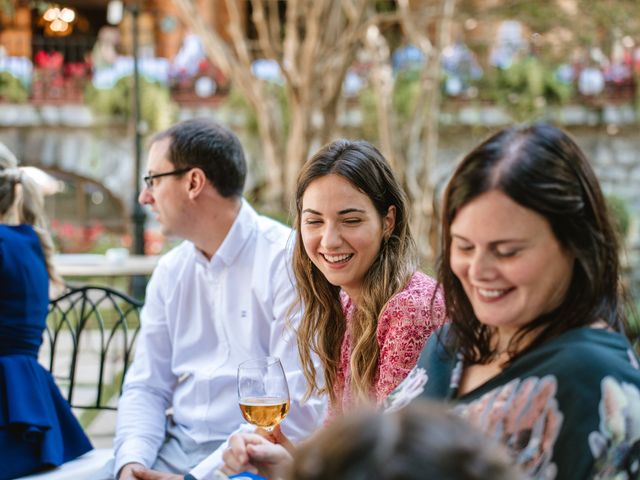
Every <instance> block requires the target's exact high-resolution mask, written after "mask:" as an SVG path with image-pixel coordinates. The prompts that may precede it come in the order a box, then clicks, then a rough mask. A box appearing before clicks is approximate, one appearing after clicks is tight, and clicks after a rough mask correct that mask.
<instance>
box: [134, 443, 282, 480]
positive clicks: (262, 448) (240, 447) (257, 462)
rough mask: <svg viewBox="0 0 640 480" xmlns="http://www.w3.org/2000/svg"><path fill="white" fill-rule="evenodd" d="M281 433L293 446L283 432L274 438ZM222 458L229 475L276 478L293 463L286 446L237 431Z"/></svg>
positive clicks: (224, 470)
mask: <svg viewBox="0 0 640 480" xmlns="http://www.w3.org/2000/svg"><path fill="white" fill-rule="evenodd" d="M267 433H275V432H267ZM279 435H281V436H282V438H283V439H284V440H286V442H288V444H289V445H290V446H291V448H292V445H291V442H289V440H288V439H287V438H286V437H284V435H282V433H281V432H280V433H279V434H278V433H276V434H275V436H274V439H278V438H279ZM222 460H224V463H225V464H224V466H223V467H222V469H221V470H222V471H223V472H224V473H226V474H227V475H234V474H236V473H240V472H251V473H256V474H258V475H262V476H263V477H266V478H268V479H269V480H276V479H279V478H281V473H282V471H283V470H284V468H286V467H287V466H288V465H289V464H290V463H291V461H292V457H291V454H290V453H289V452H288V451H287V449H286V448H285V447H284V446H282V445H279V444H275V443H272V442H271V441H270V440H268V439H267V438H265V437H263V436H262V435H260V434H257V433H237V434H235V435H232V436H231V437H230V438H229V447H228V448H227V449H226V450H225V451H224V453H223V454H222ZM143 480H155V479H151V478H149V479H143ZM163 480H164V479H163Z"/></svg>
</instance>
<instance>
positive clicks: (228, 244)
mask: <svg viewBox="0 0 640 480" xmlns="http://www.w3.org/2000/svg"><path fill="white" fill-rule="evenodd" d="M257 218H258V214H257V213H256V211H255V210H254V209H253V207H251V205H249V202H247V201H246V200H245V199H244V198H243V199H242V205H241V206H240V211H239V212H238V216H237V217H236V219H235V220H234V222H233V225H231V229H230V230H229V233H227V236H226V237H225V238H224V240H223V241H222V244H221V245H220V247H219V248H218V250H217V251H216V253H215V254H214V255H213V257H211V260H210V261H207V259H206V257H205V256H204V254H203V253H202V252H200V251H199V250H198V249H197V248H196V246H195V245H194V246H193V248H194V250H195V251H196V257H197V259H198V260H199V261H201V262H203V263H205V264H207V263H208V264H212V265H213V264H214V263H217V262H222V263H224V264H225V265H227V266H229V265H232V264H233V262H234V261H235V259H236V257H237V256H238V255H239V254H240V251H241V250H242V248H243V247H244V245H245V243H246V242H247V240H248V239H249V238H250V237H251V236H252V234H253V232H254V230H255V228H256V220H257Z"/></svg>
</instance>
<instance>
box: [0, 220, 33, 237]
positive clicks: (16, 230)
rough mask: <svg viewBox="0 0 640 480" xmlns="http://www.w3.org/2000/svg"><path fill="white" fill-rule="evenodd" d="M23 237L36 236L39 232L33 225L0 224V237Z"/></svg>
mask: <svg viewBox="0 0 640 480" xmlns="http://www.w3.org/2000/svg"><path fill="white" fill-rule="evenodd" d="M22 237H36V238H37V233H36V231H35V230H34V229H33V227H32V226H31V225H27V224H21V225H5V224H0V238H2V239H20V238H22Z"/></svg>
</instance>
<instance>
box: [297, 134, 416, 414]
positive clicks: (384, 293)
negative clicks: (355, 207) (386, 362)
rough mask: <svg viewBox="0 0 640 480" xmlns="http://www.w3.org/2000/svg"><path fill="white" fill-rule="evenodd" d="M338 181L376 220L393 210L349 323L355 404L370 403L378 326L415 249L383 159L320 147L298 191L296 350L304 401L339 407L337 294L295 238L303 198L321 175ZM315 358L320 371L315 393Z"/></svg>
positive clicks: (341, 330) (369, 150) (368, 152)
mask: <svg viewBox="0 0 640 480" xmlns="http://www.w3.org/2000/svg"><path fill="white" fill-rule="evenodd" d="M329 174H335V175H339V176H341V177H343V178H345V179H346V180H348V181H349V182H351V183H352V184H353V185H354V187H355V188H357V189H358V190H360V191H361V192H363V193H365V194H366V195H367V196H368V197H369V198H370V199H371V201H372V203H373V205H374V207H375V208H376V211H377V212H378V214H379V215H380V217H381V218H382V217H384V215H385V214H386V213H387V212H388V210H389V207H390V206H395V208H396V221H395V225H394V228H393V231H392V232H391V235H390V236H389V237H388V238H385V239H384V240H383V241H382V242H381V245H380V251H379V252H378V256H377V257H376V259H375V260H374V262H373V264H372V265H371V267H370V268H369V270H368V272H367V273H366V275H365V278H364V284H363V287H362V292H361V297H360V298H359V300H358V304H357V305H356V308H355V311H354V314H353V319H352V321H351V322H350V323H349V326H350V328H351V330H350V332H349V333H350V337H351V341H352V351H351V355H350V360H349V361H350V369H351V386H350V387H351V392H352V394H353V396H354V398H355V399H356V400H357V401H359V402H368V401H369V400H370V394H371V387H372V386H373V382H374V379H375V376H376V372H377V367H378V357H379V355H380V348H379V346H378V339H377V334H376V332H377V327H378V318H379V316H380V314H381V312H382V310H383V308H384V306H385V304H386V303H387V302H388V301H389V299H390V298H391V297H392V296H393V295H394V294H395V293H397V292H398V291H399V290H401V289H402V288H403V287H404V286H405V285H406V284H407V282H408V281H409V280H410V278H411V276H412V275H413V273H414V272H415V271H416V268H417V259H416V254H415V244H414V241H413V238H412V236H411V232H410V229H409V222H408V218H407V217H408V215H407V212H408V210H407V202H406V198H405V194H404V192H403V190H402V188H401V187H400V185H399V183H398V181H397V180H396V178H395V176H394V175H393V172H392V171H391V168H390V167H389V165H388V164H387V162H386V161H385V159H384V157H383V156H382V154H381V153H380V152H379V151H378V150H377V149H376V148H375V147H374V146H373V145H371V144H369V143H368V142H364V141H349V140H338V141H335V142H333V143H331V144H329V145H326V146H324V147H323V148H322V149H320V151H318V152H317V153H316V154H315V155H314V156H313V158H311V159H310V160H309V161H308V162H307V163H306V164H305V166H304V167H303V169H302V171H301V172H300V175H299V177H298V184H297V190H296V218H295V228H296V236H297V238H296V243H295V245H294V253H293V272H294V275H295V278H296V282H297V292H298V303H297V304H301V305H303V306H304V310H303V314H302V319H301V321H300V325H299V327H298V331H297V337H298V350H299V354H300V360H301V363H302V368H303V372H304V375H305V378H306V380H307V383H308V385H309V387H308V389H307V395H311V394H312V393H313V392H318V393H320V394H328V395H329V398H330V400H331V402H332V403H335V402H336V401H337V398H336V395H335V391H334V387H335V385H336V382H337V377H338V368H339V365H340V351H341V346H342V342H343V340H344V335H345V332H346V327H347V322H346V319H345V317H344V314H343V312H342V305H341V302H340V288H339V287H337V286H334V285H332V284H330V283H329V281H328V280H327V279H326V278H325V277H324V275H323V274H322V273H321V272H320V270H318V268H317V267H316V266H315V265H314V264H313V263H312V262H311V259H310V258H309V256H308V255H307V252H306V251H305V249H304V245H303V243H302V236H301V233H300V226H301V213H302V212H301V210H302V196H303V195H304V192H305V191H306V189H307V187H308V186H309V184H310V183H311V182H312V181H313V180H315V179H317V178H320V177H323V176H325V175H329ZM312 352H313V353H315V354H317V355H318V357H319V359H320V363H321V365H322V367H323V371H324V385H322V386H321V385H319V381H318V378H317V372H316V370H315V367H314V363H313V359H312Z"/></svg>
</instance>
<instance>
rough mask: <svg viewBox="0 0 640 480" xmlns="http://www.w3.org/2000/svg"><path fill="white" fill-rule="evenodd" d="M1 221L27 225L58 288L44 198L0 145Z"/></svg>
mask: <svg viewBox="0 0 640 480" xmlns="http://www.w3.org/2000/svg"><path fill="white" fill-rule="evenodd" d="M0 221H1V222H2V223H7V224H13V225H15V224H28V225H31V226H32V227H33V229H34V230H35V232H36V233H37V234H38V238H39V239H40V245H41V246H42V251H43V253H44V261H45V264H46V266H47V272H48V273H49V279H50V280H51V281H52V282H53V283H54V284H58V285H62V284H63V281H62V279H61V278H60V276H59V275H58V274H57V272H56V270H55V268H54V266H53V260H52V258H53V252H54V246H53V240H52V239H51V235H50V234H49V231H48V229H47V217H46V215H45V212H44V198H43V195H42V192H41V191H40V188H39V187H38V185H37V184H36V182H35V181H34V180H33V179H31V178H30V177H29V176H27V175H24V173H23V172H22V170H20V168H19V167H18V160H17V159H16V157H15V155H14V154H13V153H12V152H11V151H10V150H9V149H8V148H7V147H6V146H5V145H3V144H2V143H0Z"/></svg>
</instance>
